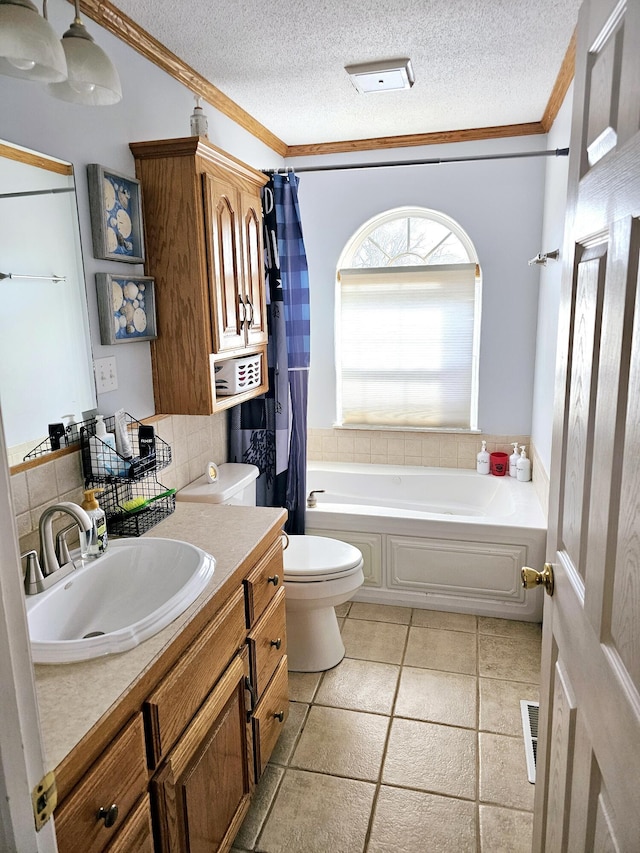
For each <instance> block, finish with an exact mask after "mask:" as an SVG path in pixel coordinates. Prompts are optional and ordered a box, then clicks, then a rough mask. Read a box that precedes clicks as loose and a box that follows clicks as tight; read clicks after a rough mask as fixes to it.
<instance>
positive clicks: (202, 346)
mask: <svg viewBox="0 0 640 853" xmlns="http://www.w3.org/2000/svg"><path fill="white" fill-rule="evenodd" d="M130 148H131V151H132V152H133V155H134V157H135V161H136V174H137V176H138V178H139V180H140V182H141V186H142V199H143V209H144V220H145V244H146V254H147V260H146V263H145V266H146V272H147V274H148V275H150V276H152V277H153V278H154V279H155V283H156V287H155V294H156V311H157V325H158V337H157V339H156V340H154V341H152V343H151V357H152V367H153V384H154V396H155V405H156V411H158V412H164V413H167V414H183V415H205V414H211V413H213V412H216V411H220V410H222V409H226V408H229V407H230V406H234V405H237V404H238V403H240V402H242V401H243V400H247V399H250V398H251V397H255V396H257V395H258V394H262V393H264V392H265V391H266V390H267V387H268V381H267V380H268V375H267V361H266V342H267V327H266V294H265V282H264V267H263V239H262V203H261V198H260V191H261V188H262V186H263V185H264V184H265V183H266V180H267V178H266V176H265V175H263V174H262V173H261V172H258V171H256V170H255V169H252V168H251V167H250V166H247V165H246V164H244V163H242V162H241V161H239V160H236V158H234V157H232V156H231V155H229V154H226V153H225V152H224V151H222V150H220V149H219V148H216V147H215V146H214V145H212V144H211V143H210V142H209V141H208V140H206V139H203V138H200V137H193V136H192V137H186V138H184V139H168V140H160V141H157V142H136V143H131V145H130ZM248 355H254V356H256V357H258V358H259V359H260V361H261V383H260V385H259V386H255V387H253V388H250V389H249V390H245V391H241V392H240V393H237V394H234V395H232V396H218V395H217V394H216V388H215V370H216V366H218V365H219V364H220V362H222V361H226V360H228V359H230V358H239V357H243V356H248Z"/></svg>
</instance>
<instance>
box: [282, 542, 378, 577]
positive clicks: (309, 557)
mask: <svg viewBox="0 0 640 853" xmlns="http://www.w3.org/2000/svg"><path fill="white" fill-rule="evenodd" d="M360 569H362V554H361V552H360V551H359V550H358V549H357V548H354V546H353V545H349V543H348V542H341V541H340V540H338V539H328V538H327V537H325V536H304V535H303V536H290V537H289V545H288V547H287V549H286V550H285V552H284V579H285V581H286V582H287V583H310V582H319V581H332V580H336V579H338V578H346V577H349V576H350V575H352V574H355V573H356V572H358V571H359V570H360Z"/></svg>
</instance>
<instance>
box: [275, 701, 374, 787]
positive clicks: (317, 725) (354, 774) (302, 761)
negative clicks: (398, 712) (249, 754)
mask: <svg viewBox="0 0 640 853" xmlns="http://www.w3.org/2000/svg"><path fill="white" fill-rule="evenodd" d="M389 722H390V718H389V717H383V716H380V715H379V714H364V713H362V712H360V711H345V710H343V709H342V708H326V707H322V706H320V705H315V706H314V707H312V708H311V710H310V712H309V716H308V717H307V721H306V723H305V727H304V731H303V733H302V735H301V737H300V740H299V741H298V746H297V747H296V750H295V752H294V754H293V758H292V759H291V762H290V764H291V766H292V767H299V768H300V769H302V770H314V771H316V772H317V773H330V774H332V775H334V776H348V777H349V778H350V779H364V780H365V781H369V782H375V781H377V779H378V777H379V776H380V767H381V765H382V754H383V752H384V745H385V741H386V738H387V729H388V728H389Z"/></svg>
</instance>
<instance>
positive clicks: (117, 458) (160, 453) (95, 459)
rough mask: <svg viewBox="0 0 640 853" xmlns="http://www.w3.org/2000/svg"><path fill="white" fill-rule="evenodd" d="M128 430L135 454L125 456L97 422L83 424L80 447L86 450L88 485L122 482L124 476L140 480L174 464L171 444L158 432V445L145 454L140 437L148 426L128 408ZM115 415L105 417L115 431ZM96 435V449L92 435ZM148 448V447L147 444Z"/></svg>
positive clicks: (107, 426) (109, 430) (85, 475)
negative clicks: (106, 439)
mask: <svg viewBox="0 0 640 853" xmlns="http://www.w3.org/2000/svg"><path fill="white" fill-rule="evenodd" d="M125 418H126V423H127V430H128V433H129V440H130V442H131V449H132V451H133V456H132V457H131V458H130V459H125V457H124V456H121V455H120V454H119V453H118V452H117V451H115V450H114V449H113V448H112V447H110V446H109V445H108V444H107V443H106V442H104V441H103V440H102V439H101V438H100V436H97V435H96V422H95V421H92V422H91V423H90V424H87V425H86V426H83V427H81V428H80V449H81V452H82V470H83V471H84V480H85V485H87V486H89V485H91V484H92V483H96V482H98V483H119V482H122V480H123V479H124V480H138V479H140V478H141V477H146V476H148V475H149V474H153V473H154V472H156V471H161V470H162V469H163V468H166V467H167V465H170V464H171V448H170V446H169V445H168V444H167V443H166V441H163V440H162V439H161V438H159V437H158V436H157V435H156V436H154V449H153V450H152V451H151V452H149V453H148V455H146V456H142V455H141V445H140V439H139V431H140V427H144V424H142V423H141V422H140V421H138V420H136V419H135V418H134V417H132V416H131V415H129V414H128V413H126V412H125ZM115 420H116V419H115V417H114V416H113V415H111V416H108V417H105V418H104V424H105V426H106V428H107V432H113V431H114V428H115ZM93 438H95V444H94V448H95V449H93V448H92V447H91V445H92V443H93V442H92V439H93ZM146 449H148V448H146Z"/></svg>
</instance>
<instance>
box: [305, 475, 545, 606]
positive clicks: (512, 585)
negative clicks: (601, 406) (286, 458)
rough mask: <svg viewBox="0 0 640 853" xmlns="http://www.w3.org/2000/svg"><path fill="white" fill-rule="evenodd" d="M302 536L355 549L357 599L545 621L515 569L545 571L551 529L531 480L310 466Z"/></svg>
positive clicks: (539, 594)
mask: <svg viewBox="0 0 640 853" xmlns="http://www.w3.org/2000/svg"><path fill="white" fill-rule="evenodd" d="M316 489H324V493H322V494H318V495H316V498H317V502H318V503H317V506H316V507H315V508H308V509H307V510H306V525H305V530H306V533H308V534H315V535H317V536H330V537H333V538H335V539H342V540H343V541H345V542H350V543H351V544H353V545H355V546H356V547H358V548H359V549H360V550H361V551H362V554H363V557H364V563H365V567H364V568H365V583H364V586H363V587H361V588H360V590H359V591H358V593H357V594H356V595H355V596H354V600H355V601H365V602H372V603H379V604H396V605H403V606H405V607H420V608H424V609H430V610H447V611H454V612H458V613H475V614H477V615H481V616H493V617H498V618H501V619H521V620H524V621H530V622H539V621H541V620H542V601H543V591H542V589H541V588H537V589H534V590H525V589H523V588H522V584H521V581H520V569H521V568H522V566H525V565H528V566H532V567H533V568H535V569H542V566H543V564H544V557H545V541H546V535H547V525H546V519H545V516H544V513H543V511H542V508H541V506H540V503H539V501H538V498H537V495H536V493H535V489H534V486H533V484H532V483H520V482H518V481H517V480H516V479H515V478H512V477H493V476H492V475H490V474H489V475H485V476H483V475H481V474H477V473H476V472H475V471H472V470H466V469H458V468H423V467H419V466H393V465H367V464H364V463H339V462H309V464H308V467H307V493H309V492H310V491H311V490H316Z"/></svg>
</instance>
